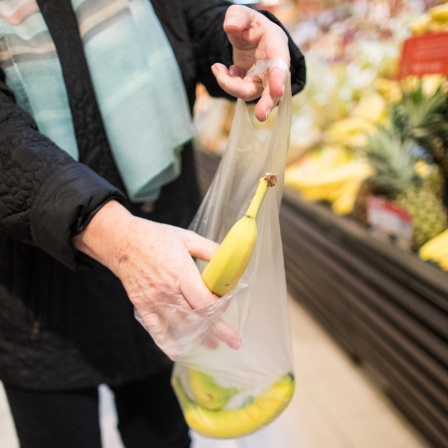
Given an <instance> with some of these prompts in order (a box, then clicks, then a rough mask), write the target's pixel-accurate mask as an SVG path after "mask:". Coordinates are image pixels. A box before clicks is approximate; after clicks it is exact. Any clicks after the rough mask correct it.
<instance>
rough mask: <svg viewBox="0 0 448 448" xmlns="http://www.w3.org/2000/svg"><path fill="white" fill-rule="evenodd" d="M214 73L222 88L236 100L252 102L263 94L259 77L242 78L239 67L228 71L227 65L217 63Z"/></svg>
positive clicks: (213, 69)
mask: <svg viewBox="0 0 448 448" xmlns="http://www.w3.org/2000/svg"><path fill="white" fill-rule="evenodd" d="M212 73H213V75H214V76H215V78H216V80H217V81H218V84H219V85H220V86H221V88H222V89H223V90H225V91H226V92H227V93H229V94H230V95H232V96H234V97H235V98H241V99H242V100H244V101H252V100H255V99H256V98H259V97H260V95H261V93H262V92H263V83H262V80H261V79H260V78H259V77H241V76H240V73H241V69H239V68H238V67H235V66H232V67H230V69H227V67H226V66H225V65H223V64H219V63H216V64H214V65H212Z"/></svg>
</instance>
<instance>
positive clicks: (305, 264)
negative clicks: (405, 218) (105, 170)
mask: <svg viewBox="0 0 448 448" xmlns="http://www.w3.org/2000/svg"><path fill="white" fill-rule="evenodd" d="M197 161H198V166H199V181H200V184H201V187H202V191H203V192H205V190H206V188H207V186H208V185H209V183H210V181H211V179H212V177H213V174H214V172H215V170H216V167H217V165H218V163H219V157H218V156H216V155H212V154H209V153H206V152H202V151H197ZM280 220H281V227H282V238H283V246H284V256H285V266H286V275H287V282H288V288H289V291H290V293H291V295H292V296H293V297H294V298H295V299H296V300H298V301H299V302H300V303H301V304H302V305H304V306H305V307H307V309H309V310H310V311H311V312H312V313H313V315H314V316H315V317H316V319H317V320H318V321H319V322H320V323H321V324H322V326H323V327H324V328H325V329H326V330H327V331H328V332H329V333H330V334H331V335H332V337H333V338H334V339H335V340H336V341H337V342H338V343H339V344H340V346H342V347H343V348H344V349H345V350H346V351H347V353H348V354H349V355H350V356H351V357H352V358H353V359H354V360H356V361H357V362H359V363H361V364H362V365H363V367H365V368H366V369H368V371H369V372H370V373H371V374H372V377H373V378H374V380H375V381H376V382H377V383H378V385H379V387H381V388H382V390H383V391H384V393H385V394H386V395H387V396H388V397H389V398H390V400H391V401H392V402H393V403H395V405H396V406H397V408H398V409H399V410H400V411H401V412H402V414H404V415H405V416H406V417H407V418H408V419H409V421H410V422H411V423H412V424H413V425H414V426H415V428H416V429H417V430H418V431H419V432H420V433H421V434H422V435H423V436H424V437H425V438H426V439H427V440H428V441H429V442H430V443H431V445H432V446H434V447H440V448H446V447H448V440H447V437H446V434H448V418H447V416H448V394H447V390H448V273H446V272H444V271H442V270H441V269H438V268H437V267H435V266H432V265H430V264H428V263H425V262H423V261H421V260H420V259H419V258H418V257H417V256H416V255H414V254H409V253H406V252H404V251H402V250H400V249H398V248H395V247H394V246H392V245H388V244H386V243H384V242H382V241H379V240H377V239H375V238H373V237H372V236H370V235H369V234H368V232H367V231H366V229H365V228H363V227H362V226H360V225H359V224H357V223H356V222H354V221H352V220H350V219H349V218H344V217H340V216H336V215H334V213H332V212H331V210H330V209H329V208H327V207H326V206H324V205H321V204H315V203H309V202H305V201H303V200H301V199H300V197H299V195H298V194H297V193H295V192H294V191H290V190H286V191H285V195H284V199H283V203H282V208H281V214H280Z"/></svg>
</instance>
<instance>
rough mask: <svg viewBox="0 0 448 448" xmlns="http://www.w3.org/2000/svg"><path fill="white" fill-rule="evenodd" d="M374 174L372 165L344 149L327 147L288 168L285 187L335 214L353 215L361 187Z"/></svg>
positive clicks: (315, 151) (310, 153)
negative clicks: (330, 209)
mask: <svg viewBox="0 0 448 448" xmlns="http://www.w3.org/2000/svg"><path fill="white" fill-rule="evenodd" d="M371 174H372V169H371V167H370V166H369V164H368V163H367V162H366V161H364V160H362V159H357V158H356V157H354V156H353V155H352V154H351V152H350V151H349V150H347V149H345V148H343V147H342V146H326V147H322V148H319V149H317V150H314V151H311V152H309V153H308V154H307V155H305V156H304V157H303V158H302V159H300V160H299V161H297V162H295V163H293V164H291V165H289V166H288V167H287V169H286V173H285V185H286V186H289V187H291V188H293V189H295V190H297V191H299V192H300V194H301V196H302V197H303V198H304V199H306V200H309V201H324V202H328V203H330V204H331V206H332V209H333V211H334V212H335V213H337V214H341V215H345V214H349V213H351V211H352V209H353V206H354V204H355V200H356V196H357V194H358V191H359V187H360V185H361V183H362V182H363V181H364V180H365V179H366V178H367V177H369V176H370V175H371Z"/></svg>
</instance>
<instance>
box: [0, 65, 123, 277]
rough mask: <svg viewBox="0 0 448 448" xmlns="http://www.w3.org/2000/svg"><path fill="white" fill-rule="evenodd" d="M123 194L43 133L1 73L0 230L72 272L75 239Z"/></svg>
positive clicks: (120, 198) (74, 264)
mask: <svg viewBox="0 0 448 448" xmlns="http://www.w3.org/2000/svg"><path fill="white" fill-rule="evenodd" d="M111 198H117V199H119V200H120V201H121V200H124V198H123V197H122V195H121V193H120V192H119V190H117V189H116V188H115V187H114V186H112V185H111V184H110V183H108V182H107V181H105V180H104V179H103V178H102V177H100V176H98V175H97V174H96V173H95V172H93V171H92V170H91V169H89V168H88V167H87V166H85V165H83V164H81V163H78V162H77V161H75V160H74V159H73V158H71V157H70V156H69V155H68V154H67V153H65V152H64V151H63V150H62V149H60V148H59V147H57V146H56V145H55V144H54V143H53V142H52V141H50V140H49V139H48V138H46V137H45V136H44V135H42V134H41V133H39V131H38V129H37V126H36V124H35V122H34V121H33V120H32V118H31V117H30V115H29V114H27V113H26V112H24V111H23V110H22V109H21V108H19V107H18V106H17V105H16V104H15V102H14V98H13V95H12V93H11V92H10V91H9V89H8V88H7V86H6V84H5V77H4V74H3V73H2V72H1V71H0V228H1V229H2V230H3V231H6V232H7V233H8V234H9V235H11V236H12V237H14V238H16V239H18V240H20V241H21V242H23V243H26V244H31V245H34V246H36V247H39V248H40V249H42V250H43V251H45V252H47V253H48V254H50V255H51V256H53V257H54V258H56V259H57V260H58V261H60V262H61V263H63V264H65V265H66V266H68V267H70V268H72V269H74V268H75V266H76V261H75V253H76V251H75V250H74V248H73V247H72V245H71V242H70V241H71V236H72V233H73V232H75V233H76V232H77V231H79V230H80V229H82V228H83V227H84V226H85V225H86V221H87V220H88V219H89V217H90V216H91V213H92V212H93V211H94V210H96V209H97V208H98V207H99V206H100V205H101V204H104V203H105V202H107V201H108V200H109V199H111Z"/></svg>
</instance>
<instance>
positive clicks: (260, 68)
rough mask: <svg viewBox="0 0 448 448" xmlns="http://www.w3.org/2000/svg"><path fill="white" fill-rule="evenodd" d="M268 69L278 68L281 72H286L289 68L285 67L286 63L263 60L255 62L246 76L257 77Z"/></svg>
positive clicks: (280, 60) (275, 60)
mask: <svg viewBox="0 0 448 448" xmlns="http://www.w3.org/2000/svg"><path fill="white" fill-rule="evenodd" d="M270 67H278V68H281V69H282V70H285V71H286V72H288V71H289V67H288V66H287V65H286V63H285V62H284V61H283V60H282V59H280V58H277V59H265V60H263V61H257V62H256V63H255V66H254V67H252V68H251V69H250V70H249V71H248V72H247V75H249V76H253V75H259V74H260V73H263V72H264V71H266V70H267V69H268V68H270Z"/></svg>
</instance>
